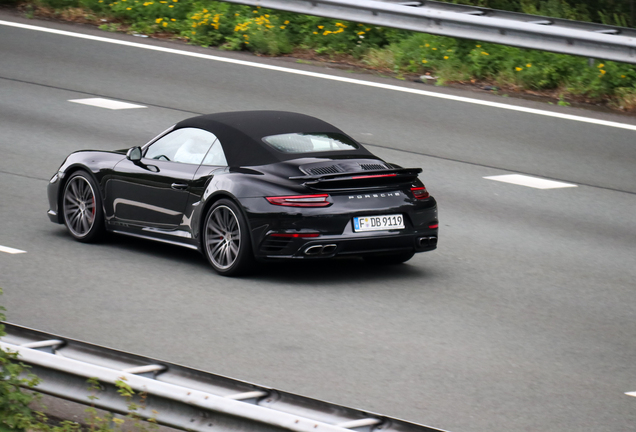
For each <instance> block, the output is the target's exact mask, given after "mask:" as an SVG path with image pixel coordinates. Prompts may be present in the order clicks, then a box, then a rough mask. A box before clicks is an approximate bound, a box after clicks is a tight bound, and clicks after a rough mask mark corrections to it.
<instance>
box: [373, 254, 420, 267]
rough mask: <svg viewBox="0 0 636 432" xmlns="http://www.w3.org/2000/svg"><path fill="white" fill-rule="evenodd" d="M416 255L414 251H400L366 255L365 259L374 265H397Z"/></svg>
mask: <svg viewBox="0 0 636 432" xmlns="http://www.w3.org/2000/svg"><path fill="white" fill-rule="evenodd" d="M413 255H415V252H414V251H409V252H398V253H392V254H385V255H370V256H366V257H364V260H365V261H366V262H368V263H369V264H373V265H396V264H402V263H404V262H407V261H408V260H410V259H411V258H413Z"/></svg>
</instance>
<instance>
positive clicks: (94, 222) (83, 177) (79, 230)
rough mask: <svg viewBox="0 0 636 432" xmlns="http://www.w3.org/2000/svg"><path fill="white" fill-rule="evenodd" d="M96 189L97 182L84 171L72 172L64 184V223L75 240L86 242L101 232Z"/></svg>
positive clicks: (100, 205) (102, 226)
mask: <svg viewBox="0 0 636 432" xmlns="http://www.w3.org/2000/svg"><path fill="white" fill-rule="evenodd" d="M98 191H99V189H98V188H97V184H96V183H95V181H94V180H93V178H92V177H91V176H90V174H88V173H87V172H85V171H77V172H76V173H74V174H72V175H71V177H70V178H69V179H68V181H67V182H66V186H64V195H63V196H62V215H63V217H64V225H66V228H67V229H68V232H69V233H71V235H72V236H73V237H74V238H75V240H78V241H81V242H85V243H88V242H92V241H95V240H97V239H98V238H99V237H100V236H101V235H102V234H103V231H104V213H103V210H102V199H101V197H100V196H99V192H98Z"/></svg>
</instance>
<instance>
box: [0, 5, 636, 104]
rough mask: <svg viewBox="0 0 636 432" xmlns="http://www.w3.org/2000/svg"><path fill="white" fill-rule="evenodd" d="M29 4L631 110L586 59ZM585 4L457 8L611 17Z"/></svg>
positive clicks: (272, 50)
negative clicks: (550, 94) (576, 98)
mask: <svg viewBox="0 0 636 432" xmlns="http://www.w3.org/2000/svg"><path fill="white" fill-rule="evenodd" d="M0 1H3V0H0ZM4 1H6V0H4ZM32 1H39V2H41V4H45V5H48V6H49V7H52V8H54V9H64V8H68V7H69V6H74V5H78V6H81V7H83V8H85V9H88V10H90V11H92V12H91V13H94V14H97V15H99V16H102V17H106V18H108V19H110V20H111V21H114V23H113V22H110V23H107V24H103V25H102V26H101V27H102V28H103V29H105V30H114V31H119V30H120V29H122V25H121V24H120V23H124V24H125V25H127V26H129V27H128V28H129V29H130V31H132V32H138V33H145V34H161V35H172V36H174V37H179V38H181V39H183V40H186V41H188V42H189V43H192V44H196V45H202V46H217V47H220V48H221V49H227V50H246V51H252V52H256V53H259V54H266V55H280V54H288V53H291V52H293V51H294V50H302V49H304V50H311V51H313V52H314V53H315V54H318V55H326V56H335V55H350V56H352V57H353V58H354V59H358V60H360V64H361V65H367V66H369V67H376V68H381V69H383V70H386V69H389V70H392V71H393V72H394V73H396V74H399V75H402V74H405V73H413V74H425V73H426V74H432V75H437V76H438V77H439V80H438V83H444V82H449V81H465V80H472V81H475V80H486V81H489V82H493V83H495V84H497V85H498V86H503V87H510V88H511V89H525V90H535V91H537V90H548V91H557V92H559V93H561V94H568V95H575V96H580V97H582V98H585V99H588V100H591V101H597V102H598V101H608V100H610V99H612V100H613V102H614V105H615V106H622V107H624V108H625V109H628V107H633V103H631V102H629V100H631V96H628V95H630V94H631V93H630V91H631V90H630V89H633V88H636V72H635V70H634V66H633V65H629V64H621V63H615V62H604V61H596V62H595V63H594V64H593V65H592V66H591V67H590V66H589V65H588V59H585V58H581V57H575V56H569V55H562V54H554V53H548V52H544V51H538V50H527V49H520V48H514V47H509V46H503V45H497V44H492V43H481V42H477V41H471V40H461V39H454V38H449V37H443V36H434V35H428V34H423V33H415V32H409V31H404V30H396V29H388V28H383V27H377V26H373V25H368V24H364V23H354V22H348V21H342V20H333V19H326V18H320V17H315V16H308V15H300V14H294V13H290V12H280V11H272V10H268V9H264V8H260V7H252V6H243V5H237V4H233V3H224V2H221V1H214V0H32ZM590 1H591V0H590ZM590 1H583V2H573V1H570V0H521V1H513V0H461V1H456V2H461V3H467V4H474V5H478V6H484V7H491V8H499V9H507V10H513V11H516V12H524V13H536V14H543V15H551V16H556V17H561V18H570V19H579V20H589V19H591V18H592V19H601V18H602V17H605V18H607V17H608V16H609V15H607V14H609V12H607V13H606V12H603V10H605V9H603V10H600V9H599V10H597V9H592V8H591V6H590V5H591V3H590ZM595 1H597V0H595ZM598 1H599V4H600V5H601V6H603V7H607V8H609V6H610V3H612V2H615V1H620V0H598ZM613 13H614V15H616V16H615V17H614V18H612V19H613V20H614V21H616V20H623V21H624V20H625V19H626V18H625V13H626V12H625V9H624V8H623V9H620V10H619V9H616V10H615V12H613ZM608 19H609V18H608ZM617 89H622V90H620V91H618V90H617ZM625 89H627V90H625ZM619 99H620V100H619ZM629 109H632V108H629Z"/></svg>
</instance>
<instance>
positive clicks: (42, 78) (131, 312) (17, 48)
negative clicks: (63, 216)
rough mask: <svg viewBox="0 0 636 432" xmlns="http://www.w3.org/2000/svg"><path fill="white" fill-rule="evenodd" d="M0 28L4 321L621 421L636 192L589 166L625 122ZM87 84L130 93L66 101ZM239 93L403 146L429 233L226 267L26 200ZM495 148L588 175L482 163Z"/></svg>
mask: <svg viewBox="0 0 636 432" xmlns="http://www.w3.org/2000/svg"><path fill="white" fill-rule="evenodd" d="M0 38H1V39H2V40H3V46H2V48H1V50H2V51H1V54H2V56H1V58H2V60H0V76H1V77H2V78H4V79H0V129H1V130H2V134H1V136H0V148H2V153H3V157H2V158H1V159H0V184H1V185H2V189H1V192H0V217H2V220H3V225H2V228H0V245H4V246H10V247H15V248H18V249H22V250H26V251H27V253H26V254H20V255H8V254H4V253H0V267H1V268H2V271H1V272H0V286H2V287H3V288H4V290H5V295H4V296H3V299H2V301H3V303H4V304H5V305H6V306H7V307H8V309H9V319H10V321H12V322H16V323H19V324H23V325H28V326H32V327H35V328H40V329H43V330H46V331H51V332H56V333H60V334H63V335H67V336H70V337H75V338H79V339H84V340H87V341H91V342H94V343H99V344H104V345H108V346H111V347H115V348H119V349H124V350H128V351H133V352H137V353H140V354H145V355H150V356H155V357H159V358H164V359H167V360H170V361H175V362H179V363H183V364H187V365H189V366H194V367H199V368H203V369H206V370H210V371H213V372H216V373H222V374H227V375H230V376H234V377H237V378H241V379H246V380H250V381H254V382H257V383H259V384H263V385H271V386H274V387H279V388H283V389H285V390H288V391H293V392H297V393H301V394H304V395H308V396H312V397H318V398H322V399H327V400H331V401H334V402H339V403H343V404H347V405H352V406H356V407H361V408H365V409H369V410H372V411H378V412H381V413H383V414H387V415H393V416H398V417H402V418H405V419H408V420H412V421H416V422H421V423H425V424H429V425H432V426H436V427H440V428H445V429H448V430H451V431H453V432H459V431H467V432H468V431H493V430H494V431H504V430H505V431H525V430H545V431H563V430H594V431H628V430H633V424H634V421H635V420H636V414H635V413H636V405H635V404H636V399H634V398H630V397H628V396H625V395H624V394H623V393H624V392H626V391H633V390H635V389H636V380H634V376H635V373H634V372H635V367H634V365H633V361H631V360H633V358H634V355H635V354H636V353H635V347H636V344H635V343H634V338H633V334H634V329H635V327H634V318H635V310H634V304H636V303H635V301H634V300H636V299H635V298H634V297H635V296H636V294H635V293H634V290H633V286H634V280H636V277H635V276H636V274H635V273H636V271H635V270H634V269H635V268H636V265H635V264H636V257H635V254H634V253H633V249H634V233H636V222H635V221H634V218H633V217H631V215H633V214H634V211H635V210H636V198H635V197H634V195H633V194H632V193H627V192H618V191H612V190H607V189H604V188H616V189H622V190H626V191H631V192H633V187H634V182H633V176H634V174H633V170H632V169H630V166H633V164H632V162H633V159H630V158H632V157H633V152H634V149H633V137H634V132H631V131H624V130H617V129H613V128H608V127H601V126H594V125H587V124H580V123H574V122H568V121H565V120H558V119H551V118H543V117H538V116H533V115H528V114H522V113H510V112H505V111H502V110H495V109H493V108H485V107H475V106H467V105H466V104H461V103H458V102H450V101H441V100H434V99H429V98H424V97H415V96H412V95H404V94H396V93H394V92H390V91H388V90H378V89H367V88H363V87H360V86H353V85H351V84H348V85H345V84H343V83H333V82H325V81H322V80H317V79H315V78H314V79H309V78H307V77H297V76H294V75H289V74H281V73H280V72H279V73H274V72H271V71H263V70H259V69H253V68H246V67H238V66H236V65H225V64H218V63H212V62H203V61H201V60H196V59H188V58H179V59H178V60H166V59H168V57H166V56H165V54H159V53H145V52H138V51H137V52H136V51H132V50H131V51H129V48H124V47H104V46H101V45H91V43H90V42H86V41H84V42H79V41H75V40H67V39H68V38H67V39H64V38H62V37H58V38H55V37H52V36H48V35H47V36H46V38H43V37H42V36H41V35H36V34H33V32H31V33H29V32H28V31H25V30H16V29H6V28H2V27H0ZM40 43H44V44H45V47H44V48H45V49H44V50H42V51H41V50H40V48H38V46H39V45H38V44H40ZM84 44H88V45H84ZM97 47H99V49H98V48H97ZM146 54H149V55H148V56H147V55H146ZM5 59H6V61H5ZM60 59H61V60H60ZM126 71H129V72H130V73H131V74H132V75H127V73H126ZM363 78H365V77H363ZM94 95H99V96H105V97H110V98H116V99H123V100H127V101H134V102H137V103H140V104H143V105H146V106H148V108H144V109H139V110H127V111H109V110H103V109H99V108H94V107H86V106H82V105H77V104H71V103H69V102H67V100H69V99H77V98H82V97H93V96H94ZM250 108H276V109H290V110H297V111H302V112H307V113H310V114H314V115H318V116H320V117H322V118H325V119H327V120H330V121H332V122H334V123H336V124H338V125H339V126H341V127H343V128H344V129H345V130H347V131H350V132H351V133H352V134H353V135H354V136H356V138H358V139H360V140H363V141H364V142H367V143H368V144H369V146H370V148H371V149H372V150H373V151H375V152H377V153H378V154H379V155H381V156H383V157H385V158H387V159H388V160H391V161H394V162H397V163H400V164H403V165H415V166H422V167H423V168H424V169H425V174H424V179H425V182H426V184H427V186H428V187H429V189H430V190H431V191H432V193H433V194H434V195H435V196H436V197H437V198H438V199H439V201H440V211H441V225H442V228H441V243H440V249H439V250H438V251H436V252H432V253H426V254H420V255H418V256H416V257H415V258H414V259H413V260H412V261H411V262H409V264H407V265H404V266H399V267H391V268H369V267H368V266H365V265H364V264H363V263H362V262H361V261H358V260H341V261H336V262H331V263H327V264H312V265H309V264H298V265H293V266H283V265H277V266H270V267H269V268H267V269H265V270H264V271H263V272H262V273H261V274H259V275H256V276H253V277H250V278H247V279H240V280H231V279H227V278H220V277H218V276H216V275H215V274H214V273H212V272H211V270H210V269H209V268H208V266H207V265H206V263H205V262H204V260H203V258H202V257H200V256H199V255H198V254H196V253H195V252H192V251H188V250H182V249H178V248H174V247H169V246H163V245H157V244H154V243H149V242H139V241H134V240H130V239H127V238H122V237H112V238H110V239H109V240H108V241H107V242H105V243H103V244H99V245H83V244H78V243H76V242H73V241H72V240H71V239H70V238H69V237H68V236H67V235H66V234H65V232H64V229H63V227H58V226H55V225H53V224H51V223H49V222H48V220H47V219H46V217H45V216H44V212H45V210H46V199H45V186H46V180H47V179H48V178H49V177H50V175H51V174H52V173H53V172H54V171H55V169H56V168H57V166H58V165H59V163H60V162H61V161H62V159H63V158H64V157H65V156H66V154H68V153H69V152H70V151H72V150H74V149H78V148H90V147H92V148H105V149H108V148H111V149H114V148H120V147H126V146H129V145H133V144H137V143H141V142H144V141H146V140H147V139H149V138H151V137H152V136H153V135H154V134H155V133H156V132H158V131H160V130H162V128H165V127H166V126H168V125H170V124H172V123H173V122H175V121H177V120H179V119H181V118H185V117H188V116H190V115H191V113H194V112H208V111H217V110H223V109H250ZM565 111H567V112H575V113H578V114H580V111H578V110H565ZM370 119H371V120H372V121H370ZM457 119H460V120H461V121H457ZM612 119H613V120H614V121H617V119H618V120H620V121H623V118H620V117H616V116H614V117H613V118H612ZM424 138H426V139H424ZM440 143H448V145H445V146H442V145H440ZM607 143H611V144H607ZM389 147H392V148H389ZM608 147H609V148H608ZM546 151H547V152H548V154H547V155H546V154H542V153H543V152H546ZM621 152H623V153H621ZM426 155H429V156H426ZM617 155H622V157H617ZM494 167H498V168H494ZM513 168H515V169H517V170H518V171H521V172H525V173H529V174H534V175H546V176H549V177H553V178H557V179H562V180H565V181H570V182H575V183H576V182H577V180H578V182H580V183H586V184H590V185H595V186H596V187H587V186H579V187H577V188H569V189H555V190H537V189H531V188H525V187H522V186H517V185H509V184H504V183H497V182H492V181H489V180H484V179H483V177H485V176H491V175H498V174H508V173H510V171H508V170H509V169H513Z"/></svg>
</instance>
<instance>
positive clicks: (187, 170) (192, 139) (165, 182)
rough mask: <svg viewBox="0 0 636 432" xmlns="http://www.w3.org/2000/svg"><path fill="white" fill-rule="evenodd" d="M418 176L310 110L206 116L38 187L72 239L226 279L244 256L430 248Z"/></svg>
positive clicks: (65, 167)
mask: <svg viewBox="0 0 636 432" xmlns="http://www.w3.org/2000/svg"><path fill="white" fill-rule="evenodd" d="M421 171H422V170H421V169H420V168H401V167H399V166H397V165H394V164H391V163H387V162H385V161H384V160H382V159H380V158H378V157H377V156H374V155H373V154H371V153H370V152H369V151H368V150H366V149H365V148H364V147H363V146H362V145H360V143H358V142H357V141H355V140H354V139H353V138H351V137H350V136H348V135H346V134H345V133H344V132H342V131H341V130H340V129H338V128H336V127H334V126H332V125H330V124H329V123H326V122H324V121H322V120H319V119H316V118H314V117H310V116H307V115H303V114H297V113H291V112H281V111H244V112H228V113H218V114H210V115H203V116H199V117H193V118H189V119H186V120H183V121H181V122H179V123H177V124H176V125H174V126H172V127H170V128H169V129H168V130H166V131H164V132H163V133H161V134H160V135H158V136H157V137H155V138H154V139H152V140H151V141H150V142H148V143H147V144H146V145H144V146H141V147H133V148H130V149H124V150H118V151H78V152H75V153H72V154H71V155H69V156H68V157H67V158H66V160H65V161H64V163H63V164H62V166H61V167H60V169H59V170H58V172H57V173H56V174H55V175H54V176H53V178H51V180H50V183H49V185H48V199H49V204H50V210H49V211H48V215H49V218H50V219H51V221H53V222H56V223H60V224H62V223H63V224H65V225H66V227H67V229H68V231H69V233H70V234H71V235H72V236H73V237H74V238H75V239H77V240H79V241H82V242H91V241H95V240H97V239H98V238H99V237H100V236H102V235H103V234H104V233H105V232H115V233H120V234H125V235H129V236H134V237H140V238H145V239H151V240H157V241H161V242H166V243H171V244H175V245H180V246H185V247H188V248H192V249H197V250H199V251H201V252H202V253H203V254H204V255H205V256H206V258H207V259H208V261H209V262H210V264H211V265H212V267H214V269H215V270H216V271H217V272H218V273H220V274H222V275H227V276H230V275H238V274H241V273H244V272H246V271H249V270H250V269H251V268H252V267H253V264H254V260H258V261H268V260H281V259H325V258H332V257H336V256H361V257H363V258H364V259H366V260H367V261H369V262H371V263H374V264H396V263H401V262H404V261H407V260H409V259H410V258H411V257H412V256H413V255H414V253H416V252H424V251H430V250H433V249H435V248H436V247H437V231H438V219H437V204H436V202H435V199H434V198H433V197H432V196H430V195H429V193H428V192H427V190H426V188H425V187H424V185H423V184H422V182H421V181H420V180H419V179H418V174H419V173H421Z"/></svg>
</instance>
